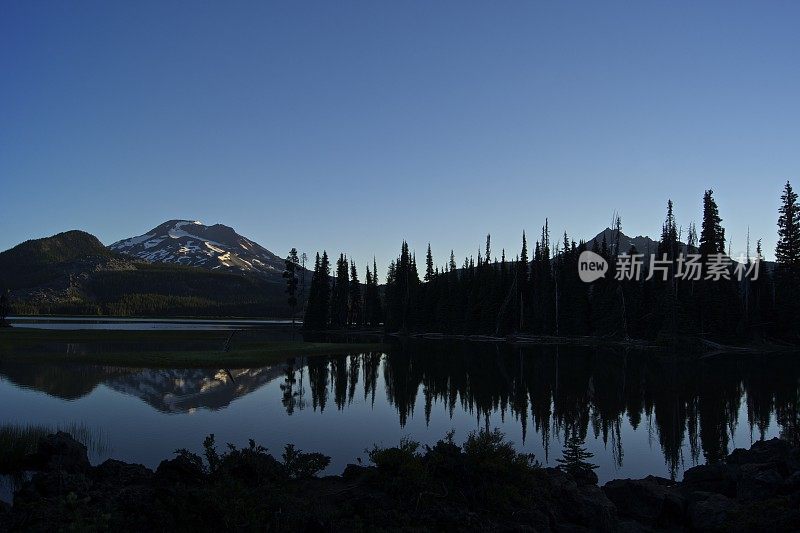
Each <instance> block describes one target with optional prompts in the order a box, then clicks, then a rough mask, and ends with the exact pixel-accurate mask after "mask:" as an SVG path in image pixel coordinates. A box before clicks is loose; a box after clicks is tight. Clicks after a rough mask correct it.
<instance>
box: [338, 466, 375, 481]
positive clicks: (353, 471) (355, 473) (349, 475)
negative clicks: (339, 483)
mask: <svg viewBox="0 0 800 533" xmlns="http://www.w3.org/2000/svg"><path fill="white" fill-rule="evenodd" d="M368 470H369V469H368V468H367V467H366V466H361V465H354V464H349V465H347V466H346V467H344V472H342V479H344V480H345V481H353V480H356V479H359V478H361V476H363V475H364V474H366V473H367V471H368Z"/></svg>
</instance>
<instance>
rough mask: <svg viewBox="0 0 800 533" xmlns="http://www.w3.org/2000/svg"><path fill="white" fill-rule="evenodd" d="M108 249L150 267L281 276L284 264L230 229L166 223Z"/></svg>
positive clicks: (171, 221) (174, 221) (264, 249)
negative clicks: (175, 266)
mask: <svg viewBox="0 0 800 533" xmlns="http://www.w3.org/2000/svg"><path fill="white" fill-rule="evenodd" d="M109 249H111V250H113V251H115V252H118V253H122V254H126V255H130V256H134V257H138V258H139V259H143V260H145V261H149V262H151V263H174V264H179V265H185V266H193V267H200V268H206V269H209V270H217V269H222V270H234V271H235V270H239V271H244V272H254V273H263V274H279V273H282V272H283V269H284V266H285V265H284V260H283V259H281V258H280V257H278V256H277V255H275V254H274V253H272V252H270V251H269V250H267V249H266V248H264V247H262V246H261V245H259V244H257V243H255V242H253V241H251V240H250V239H248V238H246V237H242V236H241V235H239V234H238V233H236V231H234V230H233V228H230V227H228V226H223V225H222V224H214V225H213V226H206V225H204V224H202V223H200V222H196V221H194V222H193V221H190V220H170V221H167V222H164V223H163V224H161V225H160V226H157V227H155V228H153V229H151V230H150V231H148V232H147V233H145V234H144V235H139V236H138V237H132V238H130V239H123V240H121V241H117V242H115V243H114V244H112V245H111V246H109Z"/></svg>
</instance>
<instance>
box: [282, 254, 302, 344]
mask: <svg viewBox="0 0 800 533" xmlns="http://www.w3.org/2000/svg"><path fill="white" fill-rule="evenodd" d="M299 262H300V259H299V258H298V256H297V249H296V248H292V249H291V250H290V251H289V256H288V257H287V258H286V261H285V265H286V267H285V269H284V271H283V278H284V279H285V280H286V294H288V295H289V297H288V299H287V303H288V304H289V309H291V310H292V331H294V322H295V310H296V309H297V283H298V279H297V268H298V263H299Z"/></svg>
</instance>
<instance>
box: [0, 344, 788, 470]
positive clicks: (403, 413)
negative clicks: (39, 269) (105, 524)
mask: <svg viewBox="0 0 800 533" xmlns="http://www.w3.org/2000/svg"><path fill="white" fill-rule="evenodd" d="M798 377H800V364H798V362H797V358H796V357H774V356H769V357H768V356H762V357H752V356H751V357H747V358H723V357H718V358H712V359H708V360H705V361H701V362H697V361H694V362H688V361H676V360H674V359H673V358H671V357H669V356H665V355H658V354H653V353H645V352H638V351H632V350H609V349H596V348H576V347H556V346H547V347H530V348H513V347H509V346H505V345H495V344H488V343H468V342H462V343H453V342H441V341H437V342H409V343H403V344H398V345H397V347H396V348H395V349H394V350H392V351H391V353H388V354H384V353H354V354H351V355H347V356H336V357H313V358H303V357H299V358H294V359H287V360H286V361H285V362H284V363H281V364H276V365H272V366H266V367H262V368H219V369H181V368H176V369H167V370H165V369H148V368H135V369H132V368H120V367H113V366H97V365H86V364H70V363H64V364H41V363H39V364H27V363H0V424H4V423H19V424H42V425H46V426H50V427H57V426H61V427H65V426H71V427H75V426H78V427H81V428H84V429H85V430H86V431H88V432H89V433H90V434H91V438H92V440H93V442H95V443H97V445H94V446H92V447H91V455H92V461H93V462H99V461H102V460H104V459H106V458H109V457H113V458H118V459H122V460H125V461H133V462H138V463H142V464H144V465H147V466H149V467H155V466H157V465H158V463H159V462H160V461H161V460H162V459H165V458H169V457H172V456H173V452H174V451H175V450H176V449H178V448H188V449H191V450H200V449H201V443H202V441H203V438H204V437H205V436H206V435H208V434H209V433H214V434H215V435H216V438H217V442H218V443H219V444H220V445H224V444H225V443H228V442H230V443H233V444H236V445H240V446H241V445H246V443H247V440H248V439H249V438H253V439H255V440H256V441H257V442H258V443H260V444H263V445H264V446H266V447H268V448H269V449H270V450H271V451H272V452H273V453H275V454H276V455H279V454H280V452H281V451H282V450H283V446H284V445H285V444H287V443H294V444H295V445H297V446H298V447H299V448H301V449H303V450H307V451H320V452H323V453H325V454H328V455H330V456H331V457H332V463H331V466H330V468H329V469H328V472H329V473H339V472H341V471H342V469H343V468H344V467H345V465H346V464H348V463H352V462H355V461H356V459H357V458H359V457H360V458H362V459H363V460H366V454H365V449H366V448H370V447H372V445H373V444H378V445H394V444H397V443H398V442H399V441H400V439H401V438H403V437H411V438H413V439H416V440H419V441H421V442H423V443H428V444H432V443H434V442H435V441H436V440H438V439H440V438H442V437H443V436H444V435H445V434H446V433H447V432H448V431H449V430H450V429H454V430H455V432H456V439H457V440H458V441H463V439H464V438H465V437H466V436H467V435H468V434H469V432H471V431H475V430H478V429H481V428H486V427H488V428H500V429H501V430H502V431H503V432H504V433H505V434H506V435H507V437H508V439H510V440H512V441H514V443H515V444H516V446H517V447H518V448H519V449H520V450H524V451H526V452H530V453H533V454H535V455H536V458H537V459H538V460H539V461H540V462H542V463H543V464H545V465H555V464H556V463H555V460H556V459H557V458H559V457H561V449H562V443H563V442H564V440H565V434H566V433H567V432H572V431H577V432H579V433H580V434H581V435H583V436H585V438H586V445H587V447H588V449H589V450H590V451H592V452H593V453H594V455H595V457H594V459H593V461H594V462H595V463H597V464H599V466H600V468H599V469H598V471H597V472H598V475H599V477H600V479H601V481H606V480H609V479H612V478H626V477H633V478H636V477H643V476H645V475H648V474H656V475H661V476H665V477H677V478H679V479H680V477H681V476H682V472H683V470H684V469H686V468H688V467H691V466H693V465H695V464H698V463H704V462H706V461H714V460H717V459H719V458H720V457H722V456H724V455H725V454H726V453H728V452H729V451H730V450H732V449H733V448H734V447H747V446H749V445H750V444H751V443H752V442H753V441H754V440H758V439H760V438H771V437H773V436H777V435H778V434H779V433H780V431H781V422H783V421H784V420H785V417H786V415H787V414H788V413H795V412H796V409H795V408H796V405H797V399H798V397H797V392H798Z"/></svg>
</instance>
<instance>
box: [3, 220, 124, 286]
mask: <svg viewBox="0 0 800 533" xmlns="http://www.w3.org/2000/svg"><path fill="white" fill-rule="evenodd" d="M130 268H133V266H132V264H131V262H130V260H128V259H126V258H124V257H122V256H118V255H117V254H114V253H112V252H110V251H109V250H108V249H106V247H105V246H103V244H102V243H101V242H100V241H99V240H98V239H97V237H95V236H94V235H91V234H89V233H86V232H84V231H78V230H72V231H66V232H64V233H59V234H57V235H53V236H52V237H45V238H43V239H33V240H29V241H25V242H23V243H22V244H18V245H17V246H15V247H13V248H11V249H10V250H6V251H5V252H2V253H0V286H2V288H5V289H10V290H21V289H31V288H34V287H37V288H41V289H46V288H59V287H61V286H63V285H64V284H65V283H68V281H69V280H70V279H71V278H73V277H74V276H76V275H80V274H81V273H84V272H90V271H101V270H106V269H108V270H119V269H123V270H124V269H130ZM62 288H63V287H62Z"/></svg>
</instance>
